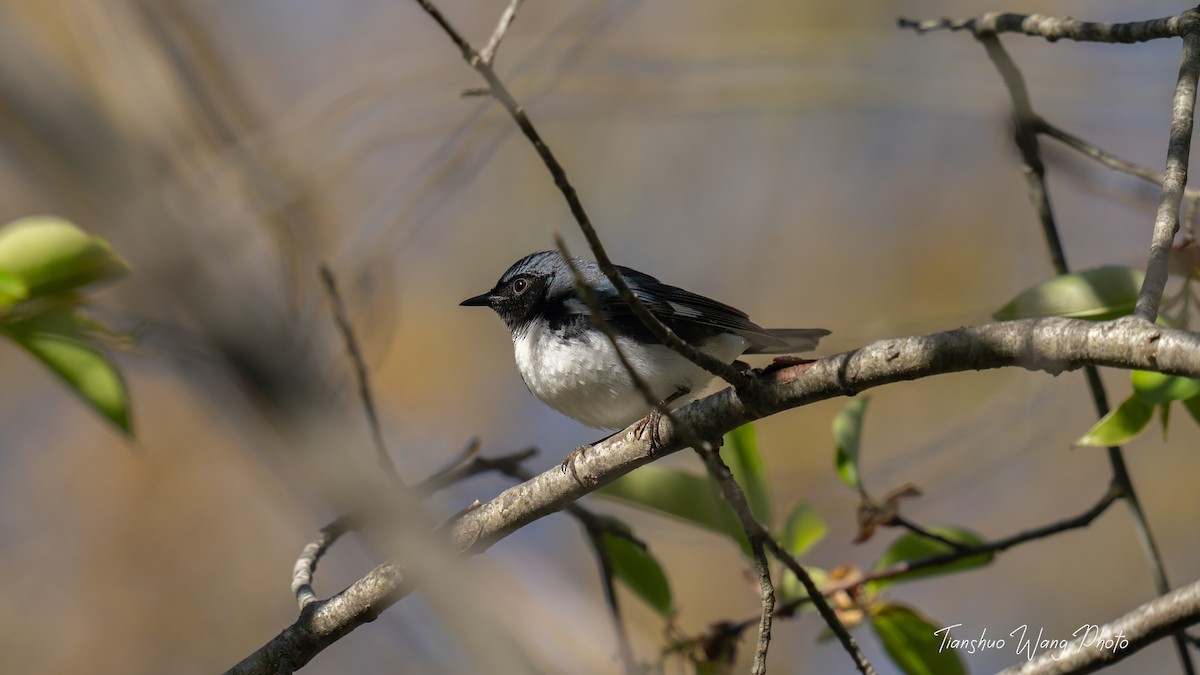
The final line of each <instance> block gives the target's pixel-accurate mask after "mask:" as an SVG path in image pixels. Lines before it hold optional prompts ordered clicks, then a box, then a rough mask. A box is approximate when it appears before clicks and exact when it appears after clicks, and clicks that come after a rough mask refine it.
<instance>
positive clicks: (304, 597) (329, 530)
mask: <svg viewBox="0 0 1200 675" xmlns="http://www.w3.org/2000/svg"><path fill="white" fill-rule="evenodd" d="M360 526H361V523H360V522H359V518H358V516H357V515H347V516H342V517H341V518H338V519H336V520H334V521H333V522H331V523H329V524H328V525H326V526H325V527H322V528H321V530H320V532H319V533H318V534H317V538H316V539H314V540H313V541H312V542H310V543H309V544H308V545H307V546H305V547H304V550H303V551H301V552H300V557H299V558H297V559H296V565H295V566H294V567H293V568H292V593H294V594H295V595H296V602H297V604H299V605H300V610H301V611H303V610H304V608H305V607H307V606H308V605H309V604H311V603H313V602H316V601H317V600H318V598H317V595H316V593H314V592H313V588H312V583H313V574H315V573H316V571H317V563H318V562H320V561H321V557H322V556H324V555H325V552H326V551H328V550H329V547H330V546H332V545H333V543H334V542H335V541H337V540H338V539H339V538H340V537H341V536H342V535H343V534H346V533H347V532H353V531H355V530H357V529H359V527H360Z"/></svg>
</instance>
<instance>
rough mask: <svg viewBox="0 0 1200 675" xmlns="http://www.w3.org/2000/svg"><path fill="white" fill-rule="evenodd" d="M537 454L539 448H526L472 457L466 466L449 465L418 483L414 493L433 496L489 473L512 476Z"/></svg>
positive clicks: (414, 487)
mask: <svg viewBox="0 0 1200 675" xmlns="http://www.w3.org/2000/svg"><path fill="white" fill-rule="evenodd" d="M536 454H537V448H525V449H524V450H518V451H516V452H512V453H509V454H507V455H499V456H497V457H472V458H471V461H470V462H468V463H466V464H463V463H461V462H460V463H456V464H452V465H449V466H447V467H446V468H444V469H442V470H440V471H438V472H437V473H435V474H433V475H432V476H430V477H429V478H426V479H425V480H423V481H421V482H420V483H417V484H416V485H414V486H413V491H415V492H416V493H417V494H419V495H427V494H432V493H434V492H437V491H438V490H441V489H444V488H445V487H447V486H449V485H453V484H454V483H458V482H459V481H463V480H466V479H467V478H470V477H471V476H475V475H478V474H481V473H487V472H489V471H495V472H497V473H502V474H504V475H512V474H511V472H512V471H513V470H515V469H516V468H517V467H519V466H520V465H521V463H522V462H524V461H525V460H527V459H529V458H530V457H533V456H534V455H536Z"/></svg>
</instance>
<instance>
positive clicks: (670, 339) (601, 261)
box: [416, 0, 754, 390]
mask: <svg viewBox="0 0 1200 675" xmlns="http://www.w3.org/2000/svg"><path fill="white" fill-rule="evenodd" d="M416 2H417V4H419V5H421V8H422V9H424V10H425V12H426V13H427V14H429V16H430V17H432V18H433V20H434V21H435V22H437V24H438V25H439V26H441V28H442V30H443V31H445V32H446V35H447V36H449V38H450V40H451V41H452V42H454V44H455V45H457V46H458V48H459V50H460V51H461V52H462V56H463V59H464V60H465V61H466V62H467V64H468V65H469V66H471V67H472V68H474V69H475V72H477V73H479V75H480V76H481V77H483V79H484V80H485V81H486V82H487V84H488V89H489V92H490V93H491V95H492V96H493V97H494V98H495V99H496V100H497V101H499V102H500V105H502V106H504V109H505V110H507V111H508V114H509V115H510V116H511V117H512V118H513V121H515V122H516V123H517V126H518V127H519V128H520V129H521V133H523V134H525V137H526V138H528V139H529V142H530V143H531V144H533V148H534V150H536V151H537V153H538V156H539V157H541V159H542V162H543V163H544V164H545V165H546V169H547V170H549V172H550V175H551V177H553V179H554V184H555V186H557V187H558V189H559V191H560V192H562V194H563V197H564V198H565V199H566V200H567V206H568V207H569V208H570V210H571V215H572V216H574V218H575V222H577V223H578V224H579V229H580V230H581V231H582V232H583V236H584V238H585V239H587V242H588V246H589V247H590V248H591V249H592V254H593V255H595V256H596V263H597V264H598V265H599V266H600V269H601V271H603V272H604V276H606V277H607V278H608V280H609V281H610V282H612V284H613V286H614V287H615V288H616V290H617V294H618V295H619V296H620V297H621V301H622V302H624V303H625V304H626V305H628V306H629V308H630V311H632V313H633V314H634V316H636V317H637V318H638V320H640V321H641V322H642V323H643V324H644V325H645V326H646V328H647V329H648V330H649V331H650V333H651V334H652V335H654V337H655V339H657V340H658V341H659V342H662V343H663V344H664V345H666V346H667V347H669V348H670V349H673V350H674V351H675V352H677V353H678V354H680V355H681V356H683V357H684V358H686V359H687V360H689V361H691V362H692V363H695V364H696V365H698V366H700V367H701V368H704V369H705V370H707V371H708V372H710V373H712V374H713V375H714V376H716V377H719V378H721V379H723V380H725V381H726V382H728V383H730V384H732V385H733V386H734V387H738V388H740V389H743V390H746V389H747V388H749V387H752V386H754V380H753V379H752V378H750V377H749V376H748V375H746V374H745V373H742V372H740V371H738V370H737V369H736V368H734V367H733V366H731V365H729V364H727V363H724V362H722V361H720V360H719V359H716V358H714V357H712V356H709V355H708V354H705V353H703V352H700V351H698V350H696V349H695V348H693V347H692V346H691V345H689V344H688V343H687V342H685V341H684V340H682V339H680V338H679V336H678V335H676V334H675V333H674V332H673V331H672V330H671V329H670V328H668V327H667V326H665V325H663V323H662V322H661V321H659V320H658V318H657V317H655V316H654V314H652V313H651V312H650V310H649V309H647V308H646V305H645V304H643V303H642V301H641V300H640V299H638V297H637V295H635V294H634V292H633V290H632V289H630V288H629V284H627V283H625V279H624V278H622V277H621V275H620V273H619V272H617V269H616V267H615V266H614V265H613V262H612V260H611V259H609V257H608V253H607V252H605V250H604V244H602V243H601V242H600V236H599V235H598V234H596V228H595V227H593V226H592V221H591V219H590V218H589V217H588V215H587V211H585V210H584V208H583V202H581V201H580V200H579V195H578V193H576V191H575V186H573V185H572V184H571V181H570V180H568V178H567V173H566V171H565V170H564V169H563V167H562V164H560V163H559V161H558V158H557V157H555V156H554V153H553V152H551V151H550V148H549V146H547V145H546V142H545V141H543V140H542V137H541V134H539V133H538V131H537V129H535V128H534V126H533V123H532V122H531V121H530V120H529V116H528V115H527V114H526V113H525V109H524V108H523V107H522V106H521V104H519V103H517V100H516V99H515V98H513V95H512V93H510V92H509V91H508V87H506V86H505V85H504V83H503V82H502V81H501V80H500V78H499V77H498V76H497V75H496V71H495V70H493V69H492V65H491V63H490V62H489V61H486V60H484V58H483V57H482V56H481V55H480V54H479V52H476V51H475V48H474V47H472V46H471V43H470V42H468V41H467V40H466V38H464V37H463V36H462V34H461V33H459V32H458V30H457V29H456V28H455V27H454V26H453V25H452V24H451V23H450V21H449V20H448V19H447V18H446V17H445V15H444V14H442V13H441V11H440V10H439V9H438V8H437V7H436V6H435V5H434V4H433V2H432V1H431V0H416Z"/></svg>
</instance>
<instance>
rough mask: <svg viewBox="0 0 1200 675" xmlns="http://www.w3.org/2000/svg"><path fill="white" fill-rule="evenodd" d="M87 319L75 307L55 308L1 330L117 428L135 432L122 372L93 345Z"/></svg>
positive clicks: (3, 326) (1, 327)
mask: <svg viewBox="0 0 1200 675" xmlns="http://www.w3.org/2000/svg"><path fill="white" fill-rule="evenodd" d="M86 326H87V323H86V320H84V319H83V318H81V317H80V316H79V314H78V312H77V310H75V308H73V307H56V308H54V309H51V310H48V311H45V312H42V313H40V314H35V315H33V316H31V317H27V318H24V319H21V320H19V321H13V322H10V323H7V324H4V325H2V326H0V332H3V334H5V335H7V336H8V337H9V338H10V339H12V340H13V341H14V342H16V343H17V344H18V345H20V346H21V347H23V348H24V349H25V350H26V351H27V352H29V353H30V354H31V355H33V356H34V357H35V358H36V359H38V360H39V361H41V362H42V363H43V364H45V365H46V367H47V368H49V369H50V370H52V371H53V372H54V374H56V375H58V376H59V377H60V378H62V380H63V382H66V384H67V386H68V387H70V389H71V391H73V392H75V395H77V396H79V398H81V399H83V400H84V402H85V403H87V404H88V405H90V406H92V407H93V408H95V409H96V411H97V412H99V413H100V414H101V415H102V416H103V417H104V418H105V419H107V420H108V421H109V422H112V423H113V424H114V425H116V427H117V428H118V429H120V430H121V431H123V432H125V433H126V434H128V435H132V433H133V432H132V430H131V426H130V420H129V395H128V393H127V392H126V390H125V382H124V380H122V379H121V374H120V373H119V372H117V369H116V368H115V367H114V366H113V365H112V363H110V362H109V360H108V358H107V357H105V356H104V354H102V353H101V352H100V351H99V350H98V349H96V348H95V347H94V346H93V345H92V340H91V337H90V334H89V331H88V330H87V327H86Z"/></svg>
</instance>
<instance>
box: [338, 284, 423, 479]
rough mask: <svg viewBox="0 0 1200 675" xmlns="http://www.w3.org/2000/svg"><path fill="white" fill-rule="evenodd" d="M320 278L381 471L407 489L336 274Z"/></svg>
mask: <svg viewBox="0 0 1200 675" xmlns="http://www.w3.org/2000/svg"><path fill="white" fill-rule="evenodd" d="M320 277H321V283H322V284H323V285H324V286H325V293H326V294H327V295H328V296H329V304H330V305H331V306H332V307H333V318H334V320H335V322H336V323H337V327H338V332H339V333H341V335H342V341H343V342H344V343H345V344H346V354H347V355H349V357H350V362H351V363H352V364H353V365H354V376H355V379H356V380H357V382H358V396H359V399H360V400H362V405H363V411H364V412H366V415H367V426H368V427H370V429H371V440H372V441H373V442H374V443H375V454H376V457H377V458H378V459H379V468H381V469H383V472H384V474H385V475H387V477H388V478H390V479H392V480H393V481H395V482H396V483H397V484H399V485H401V486H403V485H404V479H402V478H400V473H399V472H397V471H396V465H395V464H394V463H393V462H392V457H391V455H389V454H388V450H387V444H385V443H384V440H383V431H382V430H381V429H380V426H379V415H378V414H377V413H376V412H375V399H374V398H373V397H372V396H371V383H370V380H369V379H368V377H367V364H366V362H365V360H364V359H363V355H362V350H360V349H359V348H358V339H357V338H356V337H355V336H354V327H353V326H351V325H350V318H349V317H348V316H347V315H346V307H345V305H344V304H343V303H342V296H341V295H340V294H339V293H338V288H337V280H336V279H334V277H333V272H332V271H331V270H330V269H329V267H328V266H326V265H321V269H320Z"/></svg>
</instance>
